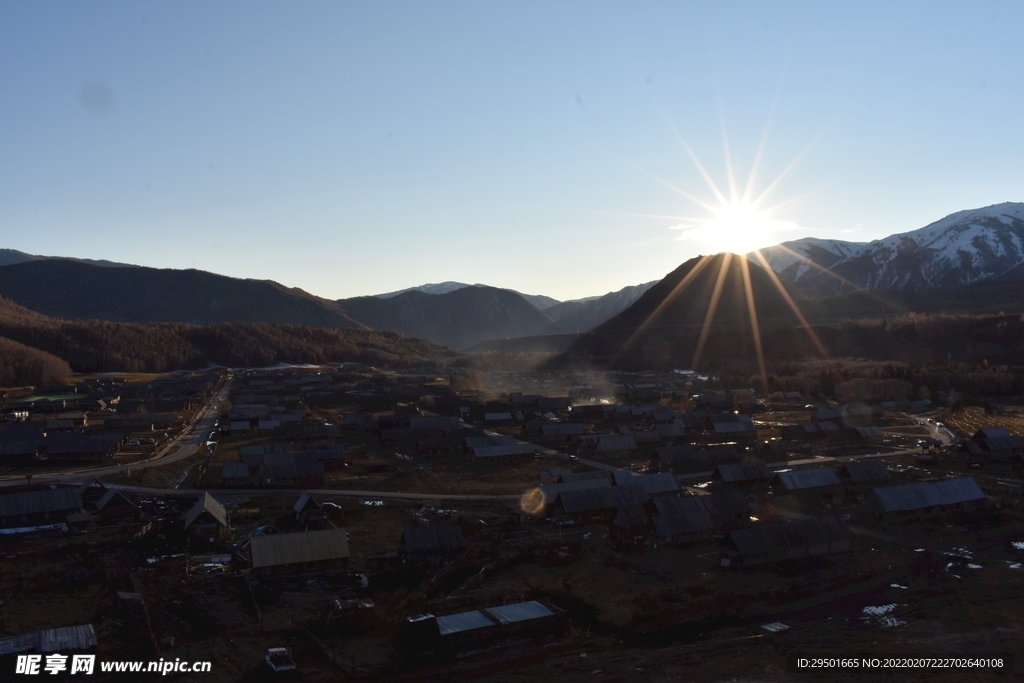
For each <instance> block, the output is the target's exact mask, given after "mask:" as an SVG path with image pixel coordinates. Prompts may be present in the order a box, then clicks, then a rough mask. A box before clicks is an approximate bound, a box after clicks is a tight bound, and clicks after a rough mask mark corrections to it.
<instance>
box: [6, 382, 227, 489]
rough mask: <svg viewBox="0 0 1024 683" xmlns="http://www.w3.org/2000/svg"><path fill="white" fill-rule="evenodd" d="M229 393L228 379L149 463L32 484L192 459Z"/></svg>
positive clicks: (70, 473)
mask: <svg viewBox="0 0 1024 683" xmlns="http://www.w3.org/2000/svg"><path fill="white" fill-rule="evenodd" d="M230 390H231V380H230V379H229V380H228V381H227V382H225V383H224V386H223V387H221V389H220V391H218V392H217V393H216V394H214V396H213V398H211V399H210V401H209V403H207V404H206V406H204V407H203V408H202V409H200V410H199V411H198V412H197V413H196V415H195V417H193V418H192V420H191V422H189V424H187V425H185V426H184V428H183V429H182V431H181V434H180V435H179V436H177V437H176V438H175V439H173V440H172V441H171V442H170V443H168V444H167V445H165V446H164V447H163V448H161V449H160V450H159V451H157V452H156V453H155V454H153V455H152V456H151V457H150V458H148V459H146V460H141V461H139V462H134V463H131V464H128V465H103V466H101V467H87V468H75V469H69V470H63V471H60V472H46V473H40V474H33V475H32V482H33V483H44V482H68V481H76V482H81V481H85V480H86V479H88V478H90V477H99V476H101V475H104V474H130V473H132V472H138V471H140V470H145V469H148V468H150V467H160V466H163V465H169V464H171V463H175V462H178V461H179V460H184V459H185V458H189V457H192V456H193V455H195V454H196V451H198V450H199V447H200V446H201V445H202V444H203V443H205V442H206V439H207V438H208V437H209V435H210V433H211V432H212V431H213V428H214V426H215V425H216V423H217V418H218V417H219V414H218V412H217V405H218V404H220V403H221V402H222V401H224V400H226V399H227V397H228V392H229V391H230ZM25 481H26V475H17V476H7V477H3V478H0V486H16V485H19V484H24V483H25Z"/></svg>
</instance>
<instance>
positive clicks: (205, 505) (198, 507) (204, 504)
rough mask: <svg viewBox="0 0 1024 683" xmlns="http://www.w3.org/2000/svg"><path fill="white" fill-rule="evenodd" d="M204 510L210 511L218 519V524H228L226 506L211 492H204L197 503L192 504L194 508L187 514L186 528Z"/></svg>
mask: <svg viewBox="0 0 1024 683" xmlns="http://www.w3.org/2000/svg"><path fill="white" fill-rule="evenodd" d="M204 512H208V513H210V516H211V517H213V518H214V519H215V520H216V521H217V524H220V525H221V526H227V525H228V513H227V511H226V510H225V509H224V506H223V505H221V504H220V503H218V502H217V501H216V499H214V497H213V496H211V495H210V494H209V493H204V494H203V495H202V496H200V497H199V500H197V501H196V504H195V505H193V506H192V509H191V510H189V511H188V514H187V515H185V528H186V529H187V528H189V527H190V526H192V524H193V522H195V521H196V519H198V518H199V515H201V514H203V513H204Z"/></svg>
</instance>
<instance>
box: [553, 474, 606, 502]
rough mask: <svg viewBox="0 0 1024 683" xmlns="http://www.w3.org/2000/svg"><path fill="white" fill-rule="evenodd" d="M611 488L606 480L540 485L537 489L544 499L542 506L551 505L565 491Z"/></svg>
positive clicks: (579, 480)
mask: <svg viewBox="0 0 1024 683" xmlns="http://www.w3.org/2000/svg"><path fill="white" fill-rule="evenodd" d="M606 486H611V482H609V481H608V480H607V479H598V478H595V479H576V480H574V481H569V482H566V483H564V484H541V485H540V486H539V487H538V488H539V490H540V492H541V495H542V496H543V497H544V504H545V505H551V504H553V503H555V501H557V500H558V497H559V496H560V495H561V494H563V493H565V492H566V491H579V490H582V489H595V488H604V487H606Z"/></svg>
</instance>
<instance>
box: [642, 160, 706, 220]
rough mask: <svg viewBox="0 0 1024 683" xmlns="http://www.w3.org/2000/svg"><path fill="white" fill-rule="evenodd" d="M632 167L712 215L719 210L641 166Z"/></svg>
mask: <svg viewBox="0 0 1024 683" xmlns="http://www.w3.org/2000/svg"><path fill="white" fill-rule="evenodd" d="M627 163H628V162H627ZM630 165H631V166H633V168H635V169H636V170H638V171H640V172H641V173H643V174H645V175H646V176H648V177H649V178H652V179H653V180H656V181H658V182H659V183H661V184H662V185H664V186H665V187H667V188H668V189H670V190H672V191H673V192H675V193H677V194H681V195H682V196H684V197H686V198H687V199H689V200H690V201H691V202H694V203H695V204H699V205H700V206H702V207H703V208H705V209H707V210H708V211H711V212H712V213H714V212H715V211H717V210H718V209H717V208H716V207H714V206H712V205H711V204H708V203H707V202H705V201H704V200H702V199H698V198H697V197H694V196H693V195H692V194H690V193H689V192H687V191H686V190H683V189H681V188H678V187H676V186H675V185H673V184H672V183H670V182H668V181H667V180H663V179H661V178H659V177H658V176H656V175H654V174H653V173H651V172H650V171H648V170H646V169H643V168H640V167H639V166H637V165H635V164H630Z"/></svg>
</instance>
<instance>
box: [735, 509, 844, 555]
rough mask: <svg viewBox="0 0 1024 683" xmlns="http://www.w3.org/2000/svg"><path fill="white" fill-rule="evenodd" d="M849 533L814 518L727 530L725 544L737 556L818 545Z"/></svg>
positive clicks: (832, 522)
mask: <svg viewBox="0 0 1024 683" xmlns="http://www.w3.org/2000/svg"><path fill="white" fill-rule="evenodd" d="M849 535H850V530H849V529H847V528H846V525H845V524H844V523H843V522H842V521H841V520H839V519H836V518H835V517H814V518H811V519H801V520H798V521H795V522H786V523H784V524H763V525H757V526H753V527H750V528H748V529H737V530H735V531H730V532H729V535H728V538H729V541H730V542H731V543H732V544H733V545H734V546H735V547H736V549H737V550H738V551H739V552H740V554H741V555H763V554H765V553H770V552H774V551H777V550H783V549H785V548H796V547H799V546H805V545H808V546H809V545H821V544H823V543H828V542H829V541H835V540H840V539H843V538H847V537H848V536H849Z"/></svg>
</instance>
